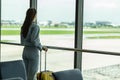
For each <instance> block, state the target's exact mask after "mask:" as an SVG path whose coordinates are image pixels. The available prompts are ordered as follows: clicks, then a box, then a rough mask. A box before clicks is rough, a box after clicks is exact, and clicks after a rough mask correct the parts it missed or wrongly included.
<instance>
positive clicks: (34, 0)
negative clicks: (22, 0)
mask: <svg viewBox="0 0 120 80" xmlns="http://www.w3.org/2000/svg"><path fill="white" fill-rule="evenodd" d="M30 8H35V9H36V10H37V0H30ZM35 22H36V23H37V19H36V21H35Z"/></svg>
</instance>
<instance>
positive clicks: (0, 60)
mask: <svg viewBox="0 0 120 80" xmlns="http://www.w3.org/2000/svg"><path fill="white" fill-rule="evenodd" d="M0 42H1V0H0ZM0 62H1V44H0ZM0 69H1V68H0ZM0 71H1V70H0ZM0 77H1V75H0Z"/></svg>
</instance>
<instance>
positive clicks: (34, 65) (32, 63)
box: [22, 46, 39, 80]
mask: <svg viewBox="0 0 120 80" xmlns="http://www.w3.org/2000/svg"><path fill="white" fill-rule="evenodd" d="M22 57H23V60H24V63H25V67H26V73H27V80H36V76H35V75H36V73H37V71H38V65H39V50H38V48H36V47H26V46H25V47H24V50H23V55H22Z"/></svg>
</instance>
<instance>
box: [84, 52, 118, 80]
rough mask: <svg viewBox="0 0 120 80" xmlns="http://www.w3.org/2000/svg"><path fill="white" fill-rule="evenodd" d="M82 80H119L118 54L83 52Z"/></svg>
mask: <svg viewBox="0 0 120 80" xmlns="http://www.w3.org/2000/svg"><path fill="white" fill-rule="evenodd" d="M83 54H84V55H83V60H82V61H83V64H82V69H83V77H84V80H119V79H120V56H112V55H102V54H91V53H83Z"/></svg>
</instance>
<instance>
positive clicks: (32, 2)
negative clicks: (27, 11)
mask: <svg viewBox="0 0 120 80" xmlns="http://www.w3.org/2000/svg"><path fill="white" fill-rule="evenodd" d="M30 8H35V9H37V0H30Z"/></svg>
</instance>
